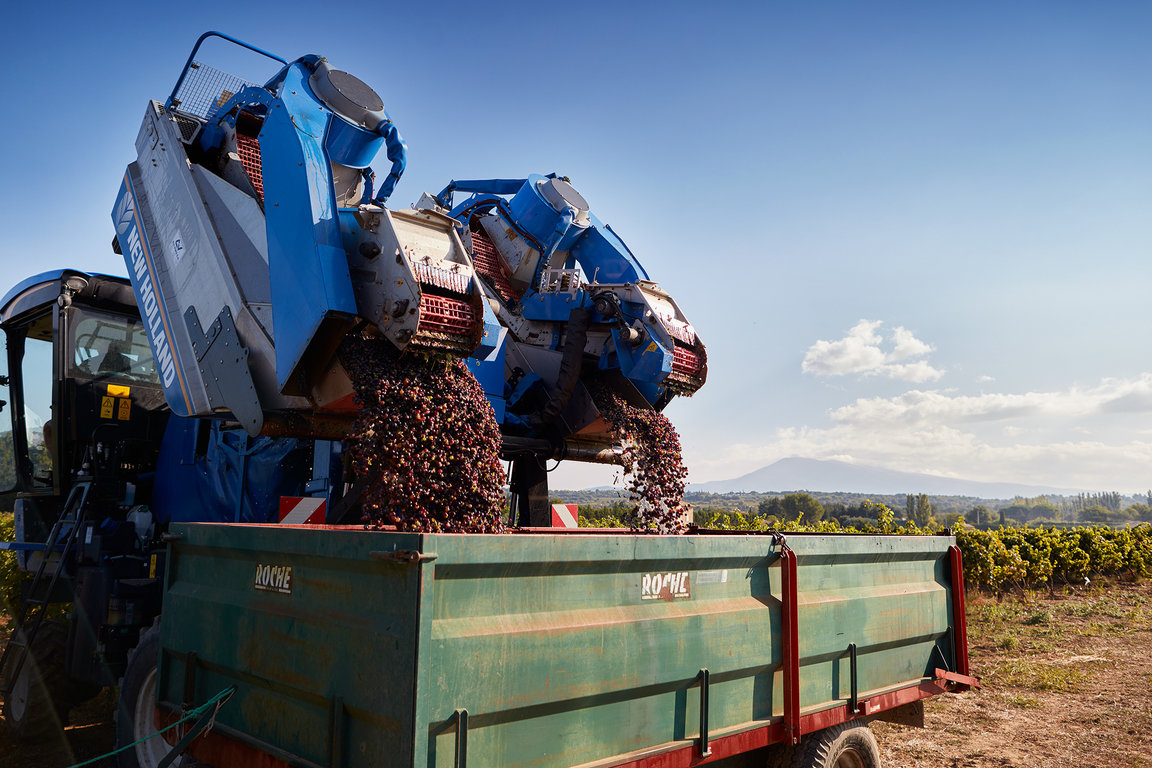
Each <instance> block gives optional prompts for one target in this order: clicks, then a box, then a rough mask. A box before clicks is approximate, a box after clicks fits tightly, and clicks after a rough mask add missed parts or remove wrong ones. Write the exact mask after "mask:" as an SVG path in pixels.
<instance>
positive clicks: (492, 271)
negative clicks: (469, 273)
mask: <svg viewBox="0 0 1152 768" xmlns="http://www.w3.org/2000/svg"><path fill="white" fill-rule="evenodd" d="M472 266H474V267H476V271H477V272H479V273H480V274H482V275H484V276H485V277H487V278H488V279H489V280H490V281H491V282H492V285H493V286H494V287H495V288H496V292H497V293H499V294H500V296H501V297H503V299H504V301H519V300H520V294H519V293H518V292H517V291H516V289H515V288H513V287H512V283H510V282H508V276H507V275H506V274H504V268H503V267H502V266H501V260H500V255H499V254H498V253H496V246H494V245H492V241H491V240H489V239H488V238H487V237H485V236H484V235H482V234H480V233H479V232H473V233H472Z"/></svg>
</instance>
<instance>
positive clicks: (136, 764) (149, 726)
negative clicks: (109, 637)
mask: <svg viewBox="0 0 1152 768" xmlns="http://www.w3.org/2000/svg"><path fill="white" fill-rule="evenodd" d="M159 659H160V625H159V624H158V623H157V624H153V625H152V627H151V628H149V629H148V630H147V631H145V632H144V634H143V635H141V636H140V643H139V644H138V645H137V646H136V647H135V648H134V649H133V650H132V653H131V654H130V655H129V656H128V666H127V669H126V670H125V671H124V677H123V679H121V681H120V703H119V705H118V706H117V707H116V748H117V749H120V748H121V747H126V746H128V745H129V744H135V742H137V741H139V742H140V743H139V744H135V746H133V747H132V748H130V749H125V750H124V751H123V752H120V753H119V754H118V755H117V756H116V759H117V765H118V766H119V768H156V766H157V765H159V764H160V761H161V760H163V759H164V757H165V756H166V755H167V754H168V752H169V750H171V749H172V747H171V745H169V744H168V742H167V741H165V740H164V737H163V736H152V737H151V738H146V737H147V736H148V735H149V734H152V733H155V732H156V730H157V728H156V721H155V712H156V665H157V663H158V661H159ZM142 739H143V740H142ZM141 740H142V741H141ZM185 764H186V763H185V760H184V758H183V757H179V758H176V762H174V763H172V765H173V766H175V767H178V766H181V765H185Z"/></svg>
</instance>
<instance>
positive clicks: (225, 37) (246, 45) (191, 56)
mask: <svg viewBox="0 0 1152 768" xmlns="http://www.w3.org/2000/svg"><path fill="white" fill-rule="evenodd" d="M210 37H219V38H221V39H223V40H227V41H228V42H230V43H235V44H236V45H239V46H240V47H241V48H247V49H248V50H250V51H252V52H254V53H259V54H260V55H261V56H267V57H268V58H270V59H273V60H274V61H278V62H280V63H281V64H283V65H284V66H288V62H287V61H285V60H284V59H282V58H280V57H279V56H277V55H276V54H273V53H268V51H265V50H264V49H263V48H257V47H256V46H254V45H250V44H249V43H246V42H244V41H243V40H237V39H236V38H234V37H232V36H231V35H226V34H224V33H223V32H205V33H204V34H202V35H200V39H198V40H197V41H196V45H194V46H192V53H190V54H188V61H186V62H184V69H183V70H181V71H180V79H179V80H177V81H176V85H175V86H174V87H173V88H172V93H171V94H169V95H168V100H167V101H165V102H164V109H165V110H169V109H171V108H172V100H173V99H175V98H176V92H177V91H179V90H180V86H181V85H183V84H184V78H185V77H187V76H188V70H189V69H190V68H191V66H192V61H193V59H195V58H196V52H197V51H198V50H200V45H201V43H203V42H204V41H205V40H207V39H208V38H210Z"/></svg>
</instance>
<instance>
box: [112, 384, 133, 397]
mask: <svg viewBox="0 0 1152 768" xmlns="http://www.w3.org/2000/svg"><path fill="white" fill-rule="evenodd" d="M108 394H109V395H111V396H112V397H128V396H129V395H131V394H132V388H131V387H126V386H124V385H123V384H109V385H108Z"/></svg>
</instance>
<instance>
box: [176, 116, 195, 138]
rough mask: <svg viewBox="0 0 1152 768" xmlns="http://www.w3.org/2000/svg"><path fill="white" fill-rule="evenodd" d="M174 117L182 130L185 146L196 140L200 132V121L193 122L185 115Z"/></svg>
mask: <svg viewBox="0 0 1152 768" xmlns="http://www.w3.org/2000/svg"><path fill="white" fill-rule="evenodd" d="M172 117H173V119H174V120H175V121H176V125H177V126H178V127H179V128H180V138H181V139H182V140H183V141H184V143H185V144H187V143H189V142H190V141H192V139H194V138H196V134H197V133H199V132H200V122H199V121H198V120H193V119H192V118H190V117H184V116H183V115H173V116H172Z"/></svg>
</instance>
